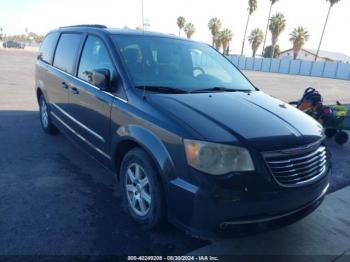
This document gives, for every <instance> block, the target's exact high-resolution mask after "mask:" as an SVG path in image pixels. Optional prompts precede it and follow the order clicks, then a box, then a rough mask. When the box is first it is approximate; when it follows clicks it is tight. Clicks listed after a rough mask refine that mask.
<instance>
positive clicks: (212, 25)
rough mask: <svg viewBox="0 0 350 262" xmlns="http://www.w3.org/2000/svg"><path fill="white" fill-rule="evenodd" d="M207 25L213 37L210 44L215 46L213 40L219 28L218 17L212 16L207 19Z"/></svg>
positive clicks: (216, 36) (215, 38)
mask: <svg viewBox="0 0 350 262" xmlns="http://www.w3.org/2000/svg"><path fill="white" fill-rule="evenodd" d="M208 27H209V30H210V32H211V35H212V38H213V41H212V46H213V47H214V46H216V43H215V41H216V40H217V38H218V37H219V36H218V35H217V34H218V33H219V31H220V29H221V21H220V19H219V18H216V17H213V18H212V19H210V20H209V23H208Z"/></svg>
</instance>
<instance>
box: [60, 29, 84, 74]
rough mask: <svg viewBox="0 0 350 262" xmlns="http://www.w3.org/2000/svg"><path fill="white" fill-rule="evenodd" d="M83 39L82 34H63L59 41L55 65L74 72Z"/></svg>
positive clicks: (71, 72)
mask: <svg viewBox="0 0 350 262" xmlns="http://www.w3.org/2000/svg"><path fill="white" fill-rule="evenodd" d="M81 40H82V35H81V34H75V33H65V34H62V35H61V37H60V40H59V41H58V45H57V48H56V53H55V58H54V62H53V65H54V66H55V67H57V68H59V69H61V70H63V71H65V72H67V73H69V74H73V73H74V65H75V61H76V58H77V53H78V50H79V47H80V44H81Z"/></svg>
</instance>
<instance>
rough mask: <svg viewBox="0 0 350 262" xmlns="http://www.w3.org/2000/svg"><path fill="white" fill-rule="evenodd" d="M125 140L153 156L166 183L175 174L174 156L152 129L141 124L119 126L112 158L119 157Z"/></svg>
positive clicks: (113, 142) (113, 145) (113, 140)
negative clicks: (172, 156)
mask: <svg viewBox="0 0 350 262" xmlns="http://www.w3.org/2000/svg"><path fill="white" fill-rule="evenodd" d="M125 141H132V142H134V143H136V144H138V145H139V146H140V147H142V148H143V149H144V150H145V151H146V152H147V153H148V154H149V155H150V156H151V157H152V159H153V160H154V164H155V165H156V167H157V169H158V171H159V175H160V176H161V180H162V183H163V184H164V185H166V184H167V181H169V180H170V179H171V177H172V176H174V163H173V161H172V158H171V156H170V154H169V152H168V150H167V148H166V147H165V145H164V144H163V142H162V141H161V140H160V139H159V138H158V137H157V136H156V135H155V134H154V133H153V132H152V131H151V130H149V129H146V128H144V127H142V126H139V125H127V126H121V127H119V128H118V130H117V131H116V132H115V135H114V136H113V138H112V148H113V150H112V159H113V160H114V161H115V160H116V159H117V158H118V155H117V154H118V152H121V151H123V150H120V149H121V148H120V147H122V146H123V144H124V142H125Z"/></svg>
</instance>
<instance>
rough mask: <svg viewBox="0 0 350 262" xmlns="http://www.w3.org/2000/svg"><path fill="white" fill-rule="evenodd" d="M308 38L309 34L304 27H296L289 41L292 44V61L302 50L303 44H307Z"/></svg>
mask: <svg viewBox="0 0 350 262" xmlns="http://www.w3.org/2000/svg"><path fill="white" fill-rule="evenodd" d="M309 38H310V35H309V32H308V31H307V30H306V28H305V27H302V26H298V27H297V28H294V30H293V32H292V33H291V34H290V39H289V41H291V42H292V43H293V53H294V60H295V59H297V57H298V55H299V52H300V50H301V49H302V48H303V46H304V44H305V42H307V41H308V40H309Z"/></svg>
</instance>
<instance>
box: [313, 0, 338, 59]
mask: <svg viewBox="0 0 350 262" xmlns="http://www.w3.org/2000/svg"><path fill="white" fill-rule="evenodd" d="M326 1H327V2H329V9H328V14H327V18H326V22H325V23H324V26H323V31H322V35H321V39H320V43H319V45H318V48H317V53H316V56H315V61H317V58H318V54H319V52H320V48H321V44H322V40H323V36H324V32H325V31H326V26H327V23H328V18H329V14H330V13H331V9H332V7H333V5H335V4H336V3H338V2H339V1H340V0H326Z"/></svg>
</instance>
